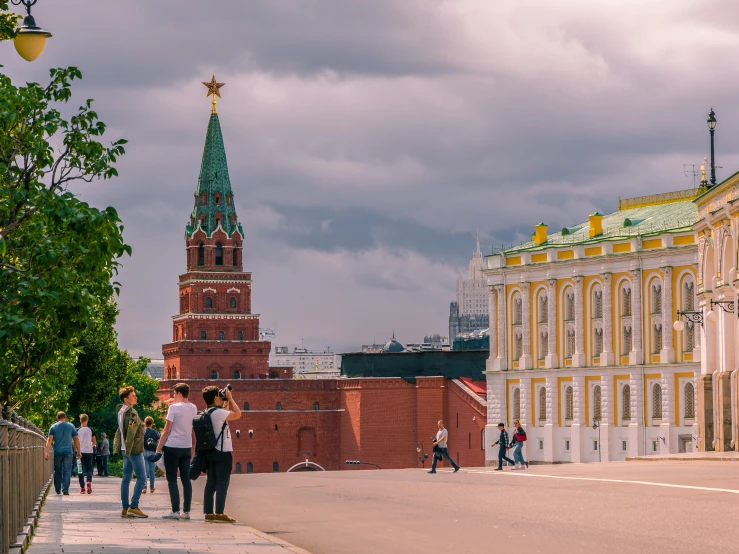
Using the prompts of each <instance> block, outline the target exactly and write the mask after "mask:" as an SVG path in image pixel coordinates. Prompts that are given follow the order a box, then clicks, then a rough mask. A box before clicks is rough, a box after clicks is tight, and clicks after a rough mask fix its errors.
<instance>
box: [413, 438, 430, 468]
mask: <svg viewBox="0 0 739 554" xmlns="http://www.w3.org/2000/svg"><path fill="white" fill-rule="evenodd" d="M416 453H417V454H418V461H419V462H421V465H422V466H423V467H424V468H425V467H426V460H428V459H429V455H428V454H426V453H425V452H424V451H423V443H422V442H419V443H418V444H417V445H416Z"/></svg>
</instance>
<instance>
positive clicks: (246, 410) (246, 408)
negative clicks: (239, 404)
mask: <svg viewBox="0 0 739 554" xmlns="http://www.w3.org/2000/svg"><path fill="white" fill-rule="evenodd" d="M244 411H245V412H248V411H249V403H248V402H244Z"/></svg>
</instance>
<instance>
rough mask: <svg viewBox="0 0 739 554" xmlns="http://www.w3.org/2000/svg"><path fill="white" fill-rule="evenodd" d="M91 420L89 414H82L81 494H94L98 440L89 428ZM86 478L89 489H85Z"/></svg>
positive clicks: (80, 429)
mask: <svg viewBox="0 0 739 554" xmlns="http://www.w3.org/2000/svg"><path fill="white" fill-rule="evenodd" d="M88 422H89V418H88V417H87V414H80V427H79V429H77V436H78V437H79V438H80V456H79V458H80V461H81V463H82V473H80V475H79V478H80V494H85V493H87V494H92V466H93V462H94V459H95V447H96V446H97V438H96V437H95V431H93V430H92V427H88V425H87V424H88ZM85 476H87V488H85Z"/></svg>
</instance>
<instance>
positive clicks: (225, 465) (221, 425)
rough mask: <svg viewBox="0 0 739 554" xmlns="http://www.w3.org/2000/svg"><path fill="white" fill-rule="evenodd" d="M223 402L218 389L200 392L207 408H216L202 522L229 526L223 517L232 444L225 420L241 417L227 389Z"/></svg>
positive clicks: (226, 519) (229, 476)
mask: <svg viewBox="0 0 739 554" xmlns="http://www.w3.org/2000/svg"><path fill="white" fill-rule="evenodd" d="M224 396H225V397H226V399H225V400H224V399H222V398H221V397H220V395H219V394H218V387H213V386H211V387H205V388H204V389H203V400H205V403H206V404H207V406H208V408H216V409H215V410H213V411H212V412H211V414H210V421H211V423H212V424H213V432H214V433H215V435H216V437H217V438H218V440H217V441H216V448H215V450H213V451H210V452H208V456H207V463H208V477H207V479H206V482H205V498H204V499H203V511H204V512H205V520H206V521H225V522H229V523H232V522H234V521H236V520H235V519H232V518H230V517H228V516H227V515H226V514H224V513H223V512H224V510H225V509H226V495H227V494H228V485H229V483H230V481H231V468H232V467H233V455H232V454H231V453H232V452H233V445H232V444H231V430H230V429H229V427H228V422H229V421H234V420H236V419H239V418H240V417H241V410H240V409H239V407H238V406H237V405H236V402H234V399H233V396H232V395H231V390H230V389H228V388H226V390H225V395H224ZM214 495H215V511H214V510H213V496H214Z"/></svg>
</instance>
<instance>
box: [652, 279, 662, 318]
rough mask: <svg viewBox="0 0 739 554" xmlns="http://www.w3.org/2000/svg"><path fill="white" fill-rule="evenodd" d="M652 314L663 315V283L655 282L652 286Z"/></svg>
mask: <svg viewBox="0 0 739 554" xmlns="http://www.w3.org/2000/svg"><path fill="white" fill-rule="evenodd" d="M652 313H653V314H661V313H662V283H658V282H654V283H653V284H652Z"/></svg>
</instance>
